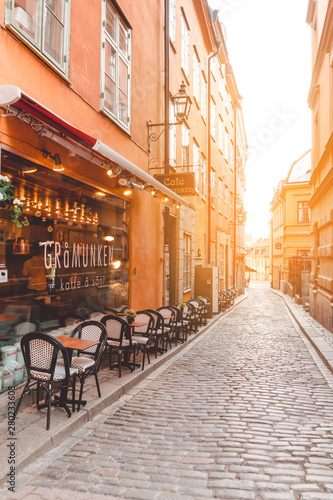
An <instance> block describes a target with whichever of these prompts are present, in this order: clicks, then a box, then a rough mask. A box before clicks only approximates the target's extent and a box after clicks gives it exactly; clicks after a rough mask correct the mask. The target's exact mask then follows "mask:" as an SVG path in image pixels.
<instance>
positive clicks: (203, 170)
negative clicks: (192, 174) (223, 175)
mask: <svg viewBox="0 0 333 500" xmlns="http://www.w3.org/2000/svg"><path fill="white" fill-rule="evenodd" d="M206 176H207V160H206V158H205V157H204V156H203V155H201V166H200V192H201V196H202V197H203V198H205V197H206V193H205V188H206V185H207V182H206Z"/></svg>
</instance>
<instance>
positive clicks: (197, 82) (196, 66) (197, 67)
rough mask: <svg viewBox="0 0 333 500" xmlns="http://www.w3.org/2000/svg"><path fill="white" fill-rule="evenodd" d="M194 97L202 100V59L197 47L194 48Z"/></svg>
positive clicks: (197, 100)
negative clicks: (200, 59)
mask: <svg viewBox="0 0 333 500" xmlns="http://www.w3.org/2000/svg"><path fill="white" fill-rule="evenodd" d="M193 97H195V99H196V102H197V104H199V102H200V61H199V56H198V53H197V50H196V48H195V47H194V48H193Z"/></svg>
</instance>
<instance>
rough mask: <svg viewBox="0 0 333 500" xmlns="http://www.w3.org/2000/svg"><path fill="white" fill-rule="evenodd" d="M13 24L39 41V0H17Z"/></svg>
mask: <svg viewBox="0 0 333 500" xmlns="http://www.w3.org/2000/svg"><path fill="white" fill-rule="evenodd" d="M13 24H14V25H16V26H17V27H18V28H20V29H21V30H22V31H24V33H26V34H27V35H28V36H29V37H30V38H32V40H33V41H34V42H37V25H38V0H30V1H29V0H16V1H15V2H14V11H13Z"/></svg>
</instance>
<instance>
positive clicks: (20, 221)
mask: <svg viewBox="0 0 333 500" xmlns="http://www.w3.org/2000/svg"><path fill="white" fill-rule="evenodd" d="M14 195H15V190H14V186H13V185H12V183H11V181H10V179H9V178H8V177H7V176H6V175H0V208H8V209H9V217H10V218H11V220H12V222H13V223H14V224H15V225H16V226H17V227H22V226H29V221H28V220H27V218H26V216H25V215H23V214H22V210H23V206H24V202H22V201H21V200H18V199H17V198H14Z"/></svg>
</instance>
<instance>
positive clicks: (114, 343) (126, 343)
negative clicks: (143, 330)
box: [107, 339, 135, 347]
mask: <svg viewBox="0 0 333 500" xmlns="http://www.w3.org/2000/svg"><path fill="white" fill-rule="evenodd" d="M107 344H108V345H112V347H118V346H119V345H120V342H118V341H117V340H108V341H107ZM132 344H135V342H134V341H133V339H132ZM129 345H130V343H129V340H127V339H123V342H122V347H129Z"/></svg>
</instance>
